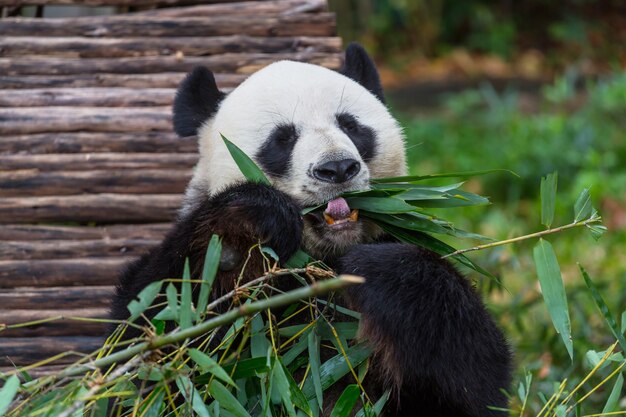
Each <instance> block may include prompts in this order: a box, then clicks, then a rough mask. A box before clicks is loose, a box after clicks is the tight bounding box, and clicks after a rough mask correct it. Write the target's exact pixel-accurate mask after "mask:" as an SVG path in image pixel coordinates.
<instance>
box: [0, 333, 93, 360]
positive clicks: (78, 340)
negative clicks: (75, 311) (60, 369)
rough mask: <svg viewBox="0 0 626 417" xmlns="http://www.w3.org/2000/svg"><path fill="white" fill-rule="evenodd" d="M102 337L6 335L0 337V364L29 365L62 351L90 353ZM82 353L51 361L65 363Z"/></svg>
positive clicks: (76, 358)
mask: <svg viewBox="0 0 626 417" xmlns="http://www.w3.org/2000/svg"><path fill="white" fill-rule="evenodd" d="M103 343H104V337H96V336H91V337H79V336H64V337H7V338H2V342H1V344H0V345H1V347H2V354H1V355H0V365H1V366H9V365H13V364H15V365H17V366H20V365H29V364H32V363H35V362H38V361H40V360H42V359H46V358H49V357H51V356H54V355H57V354H59V353H62V352H80V353H90V352H93V351H95V350H97V349H99V348H100V347H101V346H102V344H103ZM81 357H82V355H78V354H77V355H69V356H65V357H63V358H61V359H59V360H57V361H54V362H53V363H54V364H55V365H58V364H67V363H72V362H75V361H77V360H79V359H80V358H81Z"/></svg>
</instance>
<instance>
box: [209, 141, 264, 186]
mask: <svg viewBox="0 0 626 417" xmlns="http://www.w3.org/2000/svg"><path fill="white" fill-rule="evenodd" d="M220 136H221V137H222V140H223V141H224V143H225V144H226V147H227V148H228V152H230V156H232V157H233V159H234V160H235V163H236V164H237V166H238V167H239V170H240V171H241V173H242V174H243V176H244V177H246V179H247V180H248V181H252V182H258V183H259V184H267V185H270V181H269V180H268V179H267V177H266V176H265V174H264V173H263V171H261V169H260V168H259V167H258V166H257V164H255V163H254V161H253V160H252V159H250V157H249V156H248V155H246V154H245V153H244V152H243V151H242V150H241V149H239V148H238V147H237V145H235V144H234V143H232V142H231V141H229V140H228V139H226V138H225V137H224V135H222V134H221V133H220Z"/></svg>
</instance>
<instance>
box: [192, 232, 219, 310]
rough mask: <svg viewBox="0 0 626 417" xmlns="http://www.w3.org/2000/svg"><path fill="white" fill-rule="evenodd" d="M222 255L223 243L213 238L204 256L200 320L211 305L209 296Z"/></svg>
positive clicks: (199, 299)
mask: <svg viewBox="0 0 626 417" xmlns="http://www.w3.org/2000/svg"><path fill="white" fill-rule="evenodd" d="M221 255H222V242H221V241H220V238H219V236H217V235H213V236H211V240H210V241H209V246H208V247H207V250H206V254H205V256H204V264H203V266H202V285H201V287H200V294H199V295H198V308H197V316H198V320H200V318H201V317H202V315H203V314H204V311H205V310H206V306H207V304H208V303H209V295H210V294H211V288H213V281H214V280H215V277H216V275H217V268H218V267H219V265H220V256H221Z"/></svg>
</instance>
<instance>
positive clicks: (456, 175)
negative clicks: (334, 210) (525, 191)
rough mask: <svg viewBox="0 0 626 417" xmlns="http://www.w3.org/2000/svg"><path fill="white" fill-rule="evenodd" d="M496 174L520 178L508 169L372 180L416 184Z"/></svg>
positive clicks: (377, 182) (373, 181)
mask: <svg viewBox="0 0 626 417" xmlns="http://www.w3.org/2000/svg"><path fill="white" fill-rule="evenodd" d="M494 172H506V173H509V174H511V175H513V176H515V177H518V178H519V175H517V174H516V173H515V172H513V171H510V170H508V169H487V170H483V171H466V172H451V173H446V174H431V175H408V176H404V177H388V178H375V179H373V180H371V182H372V183H374V184H384V183H390V182H415V181H423V180H430V179H434V178H471V177H477V176H480V175H485V174H491V173H494Z"/></svg>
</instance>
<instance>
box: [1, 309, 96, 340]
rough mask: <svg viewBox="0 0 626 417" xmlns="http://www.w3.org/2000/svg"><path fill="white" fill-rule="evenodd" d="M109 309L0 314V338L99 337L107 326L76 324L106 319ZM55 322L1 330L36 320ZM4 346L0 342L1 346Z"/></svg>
mask: <svg viewBox="0 0 626 417" xmlns="http://www.w3.org/2000/svg"><path fill="white" fill-rule="evenodd" d="M107 316H108V308H81V309H67V308H58V307H57V308H54V309H49V310H30V309H13V310H0V336H1V337H2V340H3V341H4V340H6V338H10V337H37V336H102V335H103V334H104V333H105V332H106V324H105V323H103V322H99V321H89V320H79V318H84V319H106V318H107ZM50 318H54V319H55V320H52V321H48V322H46V323H39V324H29V325H28V326H20V327H17V328H4V329H3V327H4V326H10V325H16V324H24V323H30V322H33V321H35V320H46V319H50ZM2 345H3V343H2V342H0V346H2Z"/></svg>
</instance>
